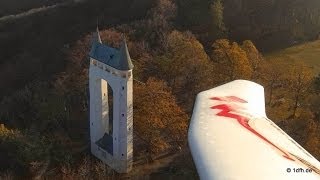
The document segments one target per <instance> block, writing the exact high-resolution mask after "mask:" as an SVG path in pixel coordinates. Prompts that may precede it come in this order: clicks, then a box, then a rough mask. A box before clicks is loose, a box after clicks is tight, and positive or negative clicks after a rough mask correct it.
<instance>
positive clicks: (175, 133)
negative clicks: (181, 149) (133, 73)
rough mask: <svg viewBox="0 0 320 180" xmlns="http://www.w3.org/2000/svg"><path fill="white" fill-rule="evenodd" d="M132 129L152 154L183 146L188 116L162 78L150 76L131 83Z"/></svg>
mask: <svg viewBox="0 0 320 180" xmlns="http://www.w3.org/2000/svg"><path fill="white" fill-rule="evenodd" d="M133 92H134V118H135V122H134V129H135V133H136V135H137V136H138V137H139V138H140V139H141V140H142V141H144V142H145V144H146V146H147V150H148V152H149V153H151V155H155V154H157V153H159V152H163V151H165V150H167V149H168V148H169V147H170V146H178V145H184V144H185V139H186V133H187V122H188V116H187V115H186V113H185V112H183V111H182V110H181V108H180V107H179V106H178V105H177V104H176V101H175V98H174V96H173V95H172V94H171V90H170V89H169V87H168V86H167V85H166V84H165V82H164V81H161V80H157V79H155V78H149V79H148V81H147V82H146V83H145V84H138V83H135V84H134V91H133Z"/></svg>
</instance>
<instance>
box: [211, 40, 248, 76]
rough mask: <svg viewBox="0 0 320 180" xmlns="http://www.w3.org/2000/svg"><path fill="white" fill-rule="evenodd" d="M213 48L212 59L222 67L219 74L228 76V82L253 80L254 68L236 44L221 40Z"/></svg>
mask: <svg viewBox="0 0 320 180" xmlns="http://www.w3.org/2000/svg"><path fill="white" fill-rule="evenodd" d="M212 48H213V51H212V55H211V59H212V60H213V61H214V62H215V63H217V64H218V66H219V67H220V68H219V70H220V71H219V72H220V73H222V74H225V75H226V76H227V81H231V80H235V79H250V78H251V76H252V68H251V66H250V62H249V59H248V56H247V54H246V52H245V51H244V50H243V49H241V47H240V46H239V45H238V44H237V43H236V42H233V43H231V42H229V40H227V39H219V40H216V41H215V42H214V43H213V45H212Z"/></svg>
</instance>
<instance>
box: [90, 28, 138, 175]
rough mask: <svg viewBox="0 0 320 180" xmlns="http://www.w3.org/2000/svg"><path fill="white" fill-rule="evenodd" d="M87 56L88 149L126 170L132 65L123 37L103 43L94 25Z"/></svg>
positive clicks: (129, 162)
mask: <svg viewBox="0 0 320 180" xmlns="http://www.w3.org/2000/svg"><path fill="white" fill-rule="evenodd" d="M89 57H90V68H89V89H90V139H91V152H92V154H93V155H95V156H96V157H98V158H99V159H100V160H102V161H103V162H104V163H106V164H107V165H109V166H110V167H112V168H113V169H114V170H116V171H117V172H119V173H127V172H129V171H130V170H131V168H132V155H133V142H132V141H133V135H132V131H133V114H132V113H133V105H132V79H133V77H132V69H133V65H132V62H131V59H130V55H129V52H128V47H127V44H126V41H125V40H123V42H122V44H121V47H120V49H115V48H112V47H109V46H106V45H104V44H102V42H101V39H100V35H99V31H98V28H97V32H96V33H95V34H94V37H93V42H92V48H91V51H90V53H89ZM108 85H109V88H108ZM108 91H109V92H108ZM108 95H109V98H108ZM110 95H112V97H113V98H112V99H110V97H111V96H110Z"/></svg>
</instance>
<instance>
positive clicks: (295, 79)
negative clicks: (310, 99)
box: [287, 62, 314, 118]
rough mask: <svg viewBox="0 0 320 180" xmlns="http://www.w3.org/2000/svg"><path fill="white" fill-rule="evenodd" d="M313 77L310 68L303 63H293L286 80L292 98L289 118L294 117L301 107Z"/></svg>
mask: <svg viewBox="0 0 320 180" xmlns="http://www.w3.org/2000/svg"><path fill="white" fill-rule="evenodd" d="M313 77H314V74H313V72H312V70H311V68H309V67H307V66H306V65H305V64H304V63H301V62H299V63H295V64H293V65H292V66H291V67H290V71H289V72H288V78H287V80H288V89H289V90H290V91H291V93H292V98H293V105H292V115H291V117H293V118H295V117H296V115H297V109H298V107H299V105H301V104H302V103H303V100H304V99H305V97H306V96H307V95H309V93H310V90H311V87H312V82H313Z"/></svg>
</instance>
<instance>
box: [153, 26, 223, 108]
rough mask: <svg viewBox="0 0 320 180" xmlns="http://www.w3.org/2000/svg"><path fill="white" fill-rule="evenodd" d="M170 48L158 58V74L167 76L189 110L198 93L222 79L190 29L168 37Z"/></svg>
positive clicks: (167, 79)
mask: <svg viewBox="0 0 320 180" xmlns="http://www.w3.org/2000/svg"><path fill="white" fill-rule="evenodd" d="M168 45H169V48H168V51H166V52H165V54H164V55H162V56H158V57H156V58H155V63H156V64H157V66H156V67H157V70H156V71H155V72H156V73H155V75H156V76H157V77H159V78H162V79H165V80H166V81H167V82H168V85H169V86H170V87H171V88H172V91H173V93H174V94H175V95H176V96H177V98H178V100H179V102H181V104H183V105H184V108H185V109H186V110H187V111H188V112H189V111H191V109H192V105H193V102H194V99H195V95H196V94H197V93H199V92H200V91H202V90H206V89H209V88H212V87H214V86H215V85H216V84H217V81H219V80H220V79H219V77H218V76H219V75H217V76H216V75H215V74H214V73H215V71H214V70H215V69H214V68H215V67H214V66H213V63H212V62H211V61H209V57H208V55H207V54H206V52H205V51H204V48H203V46H202V44H201V43H200V42H199V41H198V40H197V39H196V38H195V37H194V36H193V35H192V34H191V33H190V32H185V33H181V32H178V31H173V32H171V33H170V35H169V37H168Z"/></svg>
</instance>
